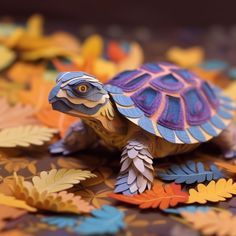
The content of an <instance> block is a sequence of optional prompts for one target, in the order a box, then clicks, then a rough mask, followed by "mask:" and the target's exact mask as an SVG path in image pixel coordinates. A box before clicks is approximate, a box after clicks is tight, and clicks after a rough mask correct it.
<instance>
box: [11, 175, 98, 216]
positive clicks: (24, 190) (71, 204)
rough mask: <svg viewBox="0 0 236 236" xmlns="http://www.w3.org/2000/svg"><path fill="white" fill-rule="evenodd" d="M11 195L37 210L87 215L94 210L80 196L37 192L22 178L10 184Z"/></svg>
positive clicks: (64, 192) (66, 193)
mask: <svg viewBox="0 0 236 236" xmlns="http://www.w3.org/2000/svg"><path fill="white" fill-rule="evenodd" d="M10 187H11V189H12V192H13V195H14V196H15V197H16V198H18V199H21V200H24V201H25V202H26V203H27V204H29V205H30V206H32V207H35V208H37V209H41V210H45V211H54V212H65V213H76V214H79V213H88V212H90V211H91V210H93V209H94V208H93V207H92V206H91V205H89V203H88V202H86V201H84V200H83V199H82V198H81V196H75V195H74V194H73V193H68V192H66V191H62V192H59V193H48V192H46V191H44V192H38V191H37V189H36V188H35V187H34V186H33V185H32V183H31V182H28V181H24V179H23V178H22V177H18V176H17V175H16V174H15V176H14V183H12V184H11V186H10Z"/></svg>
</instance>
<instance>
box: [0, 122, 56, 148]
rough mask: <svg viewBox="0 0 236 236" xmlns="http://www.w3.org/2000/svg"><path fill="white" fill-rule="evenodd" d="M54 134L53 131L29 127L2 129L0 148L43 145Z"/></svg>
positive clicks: (0, 132) (39, 127)
mask: <svg viewBox="0 0 236 236" xmlns="http://www.w3.org/2000/svg"><path fill="white" fill-rule="evenodd" d="M56 132H57V131H56V130H55V129H50V128H46V127H41V126H31V125H28V126H20V127H16V128H8V129H4V130H2V131H0V147H16V146H21V147H29V146H30V145H31V144H34V145H43V144H44V143H45V142H47V141H49V140H50V139H51V138H52V136H53V134H55V133H56Z"/></svg>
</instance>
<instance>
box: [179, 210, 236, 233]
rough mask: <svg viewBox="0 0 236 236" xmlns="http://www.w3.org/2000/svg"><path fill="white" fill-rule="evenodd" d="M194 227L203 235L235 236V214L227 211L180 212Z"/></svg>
mask: <svg viewBox="0 0 236 236" xmlns="http://www.w3.org/2000/svg"><path fill="white" fill-rule="evenodd" d="M181 215H182V216H183V217H184V218H185V219H186V220H187V221H188V222H189V223H191V226H192V227H193V228H194V229H197V230H200V231H201V233H202V234H204V235H217V236H235V235H236V231H235V225H236V216H234V215H232V214H231V213H230V212H228V211H221V212H216V211H208V212H201V211H199V212H196V213H190V212H183V213H182V214H181Z"/></svg>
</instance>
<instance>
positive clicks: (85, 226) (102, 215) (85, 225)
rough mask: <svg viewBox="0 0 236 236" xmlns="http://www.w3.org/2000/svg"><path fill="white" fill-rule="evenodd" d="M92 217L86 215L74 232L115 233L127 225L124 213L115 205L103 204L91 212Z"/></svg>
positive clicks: (90, 233)
mask: <svg viewBox="0 0 236 236" xmlns="http://www.w3.org/2000/svg"><path fill="white" fill-rule="evenodd" d="M91 214H92V217H85V218H83V219H82V220H81V222H80V225H79V226H78V227H76V228H74V230H73V231H74V232H77V233H79V234H83V235H95V234H96V235H99V234H102V235H104V234H115V233H117V232H118V231H119V230H121V229H124V228H125V227H126V225H125V223H124V213H123V212H121V211H120V210H118V209H117V208H115V207H112V206H108V205H103V207H102V208H101V209H96V210H93V211H92V212H91Z"/></svg>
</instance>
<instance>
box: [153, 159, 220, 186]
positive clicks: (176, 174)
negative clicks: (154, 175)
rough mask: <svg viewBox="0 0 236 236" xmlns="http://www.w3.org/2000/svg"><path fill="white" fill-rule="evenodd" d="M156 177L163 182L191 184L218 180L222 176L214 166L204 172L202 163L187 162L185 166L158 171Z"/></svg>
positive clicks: (174, 166)
mask: <svg viewBox="0 0 236 236" xmlns="http://www.w3.org/2000/svg"><path fill="white" fill-rule="evenodd" d="M158 176H159V177H160V178H161V179H163V180H167V181H173V180H174V181H175V183H178V184H179V183H186V184H193V183H195V182H198V183H201V182H204V181H211V180H215V179H219V178H222V176H223V174H222V173H221V172H220V170H219V169H218V168H217V167H216V166H215V165H211V166H210V169H209V170H206V169H205V167H204V165H203V163H202V162H197V163H195V162H193V161H188V162H187V163H186V164H182V165H172V166H171V167H170V168H169V169H168V170H163V171H159V172H158Z"/></svg>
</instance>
